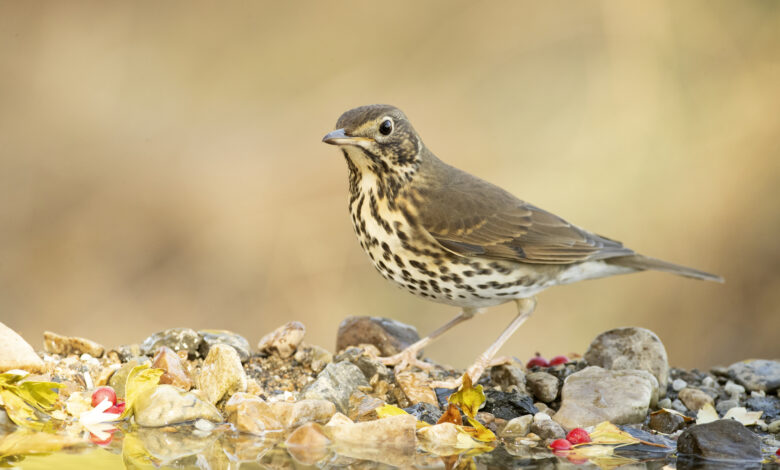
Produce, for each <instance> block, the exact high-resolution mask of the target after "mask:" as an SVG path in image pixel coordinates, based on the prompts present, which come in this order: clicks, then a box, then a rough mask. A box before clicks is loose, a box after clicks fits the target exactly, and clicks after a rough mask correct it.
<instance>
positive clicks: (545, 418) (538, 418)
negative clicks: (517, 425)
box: [534, 412, 552, 424]
mask: <svg viewBox="0 0 780 470" xmlns="http://www.w3.org/2000/svg"><path fill="white" fill-rule="evenodd" d="M551 419H552V418H550V415H548V414H547V413H542V412H539V413H536V414H535V415H534V423H535V424H539V423H541V422H542V421H549V420H551Z"/></svg>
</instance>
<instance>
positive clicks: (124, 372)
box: [108, 360, 140, 398]
mask: <svg viewBox="0 0 780 470" xmlns="http://www.w3.org/2000/svg"><path fill="white" fill-rule="evenodd" d="M139 365H140V364H139V362H138V361H137V360H131V361H129V362H126V363H124V364H122V366H121V367H120V368H119V369H117V370H116V372H114V373H113V374H112V375H111V378H110V379H108V385H110V386H111V388H113V389H114V392H116V396H117V397H118V398H124V397H125V384H126V383H127V376H128V375H129V374H130V371H132V370H133V368H135V367H136V366H139Z"/></svg>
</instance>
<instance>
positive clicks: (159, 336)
mask: <svg viewBox="0 0 780 470" xmlns="http://www.w3.org/2000/svg"><path fill="white" fill-rule="evenodd" d="M202 341H203V338H201V336H200V335H199V334H198V332H197V331H195V330H193V329H191V328H169V329H167V330H163V331H158V332H157V333H155V334H153V335H151V336H149V337H148V338H146V339H145V340H144V342H143V343H141V353H142V354H144V355H146V356H152V355H154V353H156V352H157V350H158V349H159V348H160V346H167V347H169V348H171V349H173V350H174V351H176V352H179V351H187V354H188V355H189V357H191V358H196V357H198V356H199V354H200V353H199V352H198V349H199V348H200V343H201V342H202Z"/></svg>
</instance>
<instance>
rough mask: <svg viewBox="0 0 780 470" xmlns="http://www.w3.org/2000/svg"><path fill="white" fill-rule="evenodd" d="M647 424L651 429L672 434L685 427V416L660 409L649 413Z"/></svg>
mask: <svg viewBox="0 0 780 470" xmlns="http://www.w3.org/2000/svg"><path fill="white" fill-rule="evenodd" d="M648 426H650V429H652V430H653V431H658V432H660V433H663V434H672V433H673V432H676V431H678V430H680V429H682V428H684V427H685V418H684V417H682V416H681V415H679V414H677V413H672V412H670V411H667V410H661V411H657V412H655V413H651V414H650V422H649V423H648Z"/></svg>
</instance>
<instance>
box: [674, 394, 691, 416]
mask: <svg viewBox="0 0 780 470" xmlns="http://www.w3.org/2000/svg"><path fill="white" fill-rule="evenodd" d="M672 409H673V410H674V411H679V412H680V413H685V412H686V411H688V407H687V406H685V403H683V402H682V400H680V399H679V398H675V399H674V401H673V402H672Z"/></svg>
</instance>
